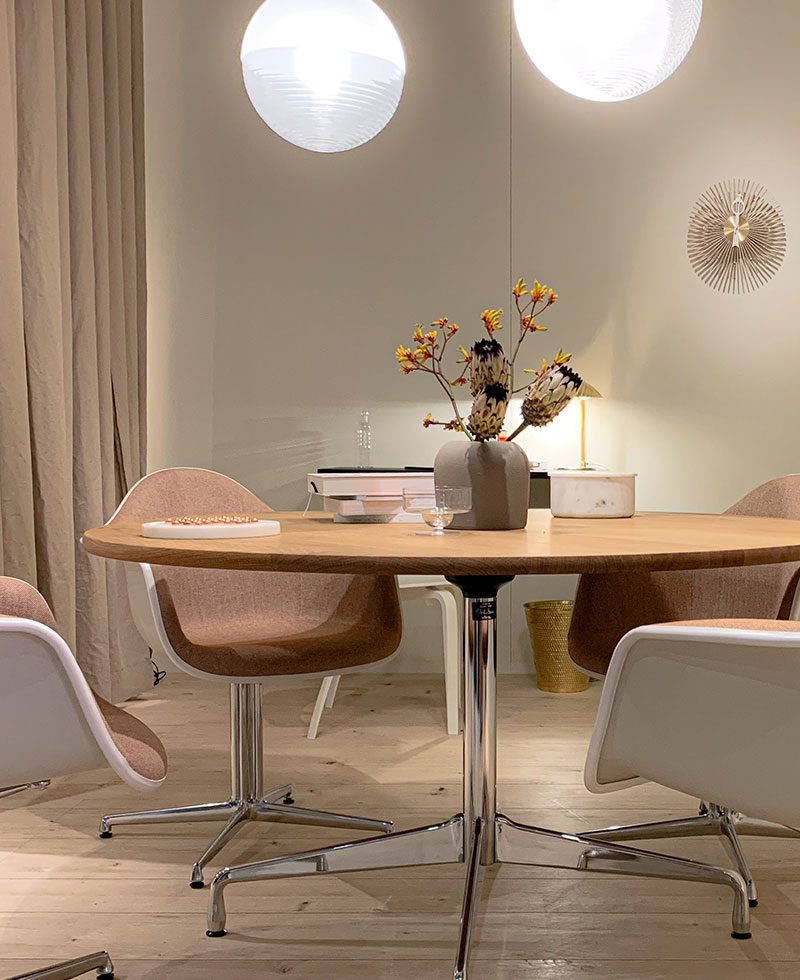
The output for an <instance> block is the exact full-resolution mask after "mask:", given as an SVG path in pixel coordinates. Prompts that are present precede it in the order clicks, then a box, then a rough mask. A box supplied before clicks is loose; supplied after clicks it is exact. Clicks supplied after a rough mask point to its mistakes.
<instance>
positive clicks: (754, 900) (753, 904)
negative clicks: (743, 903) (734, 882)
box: [747, 898, 758, 909]
mask: <svg viewBox="0 0 800 980" xmlns="http://www.w3.org/2000/svg"><path fill="white" fill-rule="evenodd" d="M747 904H748V905H749V906H750V908H751V909H754V908H756V906H757V905H758V899H757V898H751V899H750V900H749V901H748V903H747Z"/></svg>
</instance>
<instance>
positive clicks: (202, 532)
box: [142, 520, 281, 540]
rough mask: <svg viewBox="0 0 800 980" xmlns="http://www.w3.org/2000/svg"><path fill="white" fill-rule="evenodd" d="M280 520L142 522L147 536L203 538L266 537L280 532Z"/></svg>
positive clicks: (143, 532)
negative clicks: (250, 522) (201, 522)
mask: <svg viewBox="0 0 800 980" xmlns="http://www.w3.org/2000/svg"><path fill="white" fill-rule="evenodd" d="M280 530H281V526H280V523H279V522H278V521H266V520H264V521H255V522H254V523H252V524H199V525H198V524H188V525H187V524H170V523H169V521H148V522H146V523H145V524H142V535H143V537H145V538H171V539H173V540H175V539H195V540H199V539H202V538H206V539H209V538H264V537H267V536H268V535H270V534H280Z"/></svg>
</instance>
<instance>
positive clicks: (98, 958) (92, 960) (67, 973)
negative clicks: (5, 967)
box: [10, 950, 114, 980]
mask: <svg viewBox="0 0 800 980" xmlns="http://www.w3.org/2000/svg"><path fill="white" fill-rule="evenodd" d="M92 970H94V971H96V973H97V976H98V977H103V978H104V980H111V978H112V977H113V976H114V964H113V963H112V962H111V957H110V956H109V955H108V953H106V952H105V950H103V951H102V952H99V953H92V954H91V955H90V956H79V957H78V958H77V959H75V960H69V961H68V962H66V963H57V964H56V965H54V966H43V967H42V968H41V969H40V970H34V971H33V973H20V974H18V975H17V976H16V977H11V978H10V980H74V978H75V977H82V976H83V975H84V974H86V973H91V972H92Z"/></svg>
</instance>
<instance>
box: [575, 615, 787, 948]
mask: <svg viewBox="0 0 800 980" xmlns="http://www.w3.org/2000/svg"><path fill="white" fill-rule="evenodd" d="M798 662H800V623H799V622H790V621H786V620H783V621H775V620H710V621H697V622H687V623H678V624H669V625H665V626H644V627H640V628H638V629H635V630H632V631H631V632H630V633H628V634H627V635H626V636H624V637H623V639H622V640H621V641H620V643H619V644H618V646H617V648H616V651H615V652H614V655H613V657H612V659H611V664H610V667H609V671H608V674H607V677H606V682H605V686H604V688H603V694H602V698H601V701H600V708H599V711H598V716H597V722H596V725H595V729H594V734H593V736H592V741H591V745H590V748H589V754H588V757H587V761H586V770H585V782H586V786H587V788H588V789H589V790H590V791H591V792H593V793H608V792H611V791H613V790H620V789H625V788H626V787H629V786H636V785H639V784H640V783H644V782H648V781H650V782H654V783H658V784H659V785H661V786H667V787H669V788H670V789H674V790H677V791H679V792H682V793H687V794H688V795H690V796H694V797H696V798H699V799H703V800H715V801H717V802H716V805H717V806H718V807H720V808H723V809H724V811H725V812H729V813H731V814H733V819H734V820H741V821H742V823H743V824H744V825H745V826H743V827H740V828H739V832H744V833H751V834H762V835H766V836H787V835H794V836H797V831H796V830H794V829H793V828H796V827H798V826H800V756H799V755H798V752H797V745H798V744H800V671H799V670H798ZM741 813H747V814H748V815H749V816H748V817H746V818H745V817H740V816H739V815H740V814H741ZM692 819H694V820H696V818H692ZM692 819H690V820H685V821H681V823H682V824H686V825H687V826H686V827H684V828H682V829H683V831H684V832H683V834H681V836H689V835H690V834H692V833H702V830H698V829H696V828H694V827H693V826H692ZM781 828H786V831H788V834H787V833H786V832H784V833H781ZM646 829H647V828H646V827H640V828H639V830H641V831H643V832H642V833H641V834H637V838H636V839H637V840H642V839H647V837H648V835H647V834H646V833H645V832H644V831H646ZM652 829H653V834H652V836H653V837H663V836H665V834H664V824H653V825H652ZM705 832H706V833H707V832H708V831H707V830H706V831H705ZM591 836H594V837H596V838H597V840H598V849H597V851H596V852H593V853H592V854H591V855H590V856H589V859H590V861H591V862H592V864H593V866H597V865H600V866H602V862H604V861H607V862H611V861H612V860H613V857H612V855H611V852H605V853H604V852H603V849H602V842H603V840H616V836H615V834H614V828H607V829H606V830H604V831H597V832H596V833H594V834H592V835H591ZM722 839H723V841H724V843H725V844H726V845H727V847H728V849H729V850H730V853H731V856H732V858H733V859H734V861H735V862H736V864H737V866H741V864H742V863H743V862H744V859H743V857H742V855H741V853H740V848H739V845H738V840H737V836H736V834H735V833H732V834H725V833H724V832H723V835H722ZM745 867H746V863H745ZM737 875H738V872H737ZM742 880H744V879H742ZM750 904H754V903H753V902H751V903H750ZM744 911H746V913H747V917H748V918H747V919H746V917H745V916H744V914H743V910H741V909H738V910H737V912H736V914H735V916H734V932H733V935H734V937H735V938H746V937H747V936H748V935H749V927H747V924H746V923H747V921H748V919H749V909H745V910H744ZM737 918H738V925H737Z"/></svg>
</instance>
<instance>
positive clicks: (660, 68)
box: [514, 0, 703, 102]
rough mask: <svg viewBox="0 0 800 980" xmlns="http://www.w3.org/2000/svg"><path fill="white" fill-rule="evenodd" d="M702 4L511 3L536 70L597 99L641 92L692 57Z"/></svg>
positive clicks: (647, 0) (685, 0) (620, 0)
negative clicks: (685, 59) (689, 54)
mask: <svg viewBox="0 0 800 980" xmlns="http://www.w3.org/2000/svg"><path fill="white" fill-rule="evenodd" d="M702 12H703V0H514V17H515V19H516V22H517V30H518V31H519V36H520V40H521V41H522V43H523V45H524V46H525V50H526V51H527V52H528V55H529V56H530V59H531V61H532V62H533V63H534V65H536V67H537V68H538V69H539V71H540V72H541V73H542V74H543V75H545V76H546V77H547V78H549V79H550V81H551V82H553V83H554V84H556V85H558V86H559V88H562V89H564V90H565V91H566V92H570V93H572V95H577V96H579V97H580V98H582V99H592V100H594V101H596V102H620V101H622V100H624V99H631V98H633V97H634V96H637V95H643V94H644V93H645V92H648V91H650V89H653V88H655V87H656V86H657V85H660V84H661V82H663V81H664V80H665V79H667V78H669V76H670V75H671V74H672V73H673V72H674V71H675V69H676V68H677V67H678V65H680V63H681V62H682V61H683V59H684V58H685V57H686V55H687V54H688V52H689V49H690V48H691V46H692V44H693V42H694V39H695V36H696V34H697V29H698V27H699V26H700V16H701V14H702Z"/></svg>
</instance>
